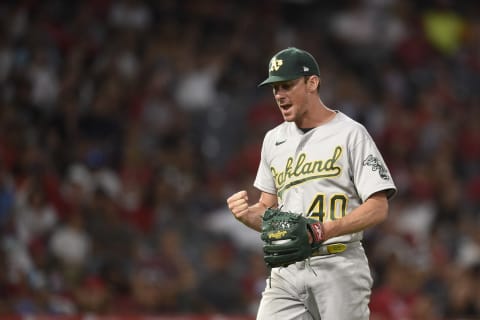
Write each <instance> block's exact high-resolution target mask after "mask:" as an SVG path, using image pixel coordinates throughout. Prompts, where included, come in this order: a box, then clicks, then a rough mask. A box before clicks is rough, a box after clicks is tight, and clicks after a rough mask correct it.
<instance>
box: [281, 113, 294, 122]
mask: <svg viewBox="0 0 480 320" xmlns="http://www.w3.org/2000/svg"><path fill="white" fill-rule="evenodd" d="M282 116H283V120H285V121H287V122H293V121H295V117H294V116H293V114H291V113H290V114H289V113H282Z"/></svg>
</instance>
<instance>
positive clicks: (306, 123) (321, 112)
mask: <svg viewBox="0 0 480 320" xmlns="http://www.w3.org/2000/svg"><path fill="white" fill-rule="evenodd" d="M336 114H337V113H336V112H335V111H334V110H332V109H330V108H328V107H327V106H325V105H324V104H323V103H322V102H321V101H320V103H319V105H316V106H315V107H314V108H310V110H309V112H308V113H306V114H305V115H304V117H302V119H301V121H299V122H296V125H297V127H298V128H300V129H310V128H316V127H318V126H321V125H323V124H325V123H328V122H330V121H331V120H333V118H335V115H336Z"/></svg>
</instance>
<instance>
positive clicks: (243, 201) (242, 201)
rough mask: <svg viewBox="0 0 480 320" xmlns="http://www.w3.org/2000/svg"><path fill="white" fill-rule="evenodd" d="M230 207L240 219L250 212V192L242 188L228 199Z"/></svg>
mask: <svg viewBox="0 0 480 320" xmlns="http://www.w3.org/2000/svg"><path fill="white" fill-rule="evenodd" d="M227 204H228V208H229V209H230V211H231V212H232V213H233V215H234V216H235V218H237V219H240V218H241V217H243V216H245V215H247V213H248V207H249V206H248V194H247V191H245V190H242V191H239V192H237V193H235V194H233V195H231V196H230V197H229V198H228V199H227Z"/></svg>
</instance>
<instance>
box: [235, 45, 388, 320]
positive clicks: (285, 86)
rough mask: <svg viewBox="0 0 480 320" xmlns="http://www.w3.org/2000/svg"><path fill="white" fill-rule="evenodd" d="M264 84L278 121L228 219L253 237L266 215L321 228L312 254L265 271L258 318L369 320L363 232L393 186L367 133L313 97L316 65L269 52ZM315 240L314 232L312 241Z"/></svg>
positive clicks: (380, 215) (300, 53)
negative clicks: (253, 192)
mask: <svg viewBox="0 0 480 320" xmlns="http://www.w3.org/2000/svg"><path fill="white" fill-rule="evenodd" d="M264 85H270V86H271V88H272V90H273V96H274V98H275V102H276V103H277V106H278V109H279V111H280V113H281V114H282V116H283V118H284V120H285V121H284V122H283V123H282V124H280V125H278V126H277V127H275V128H273V129H271V130H270V131H269V132H267V133H266V135H265V138H264V141H263V146H262V150H261V161H260V164H259V168H258V172H257V176H256V179H255V181H254V186H255V187H256V188H258V189H259V190H260V191H261V194H260V198H259V199H258V200H256V201H253V203H251V202H250V201H249V200H250V199H249V198H248V194H247V192H246V191H239V192H237V193H235V194H233V195H232V196H230V197H229V198H228V199H227V204H228V207H229V209H230V210H231V212H232V213H233V215H234V216H235V218H236V219H238V220H239V221H241V222H242V223H244V224H245V225H246V226H248V227H250V228H253V229H255V230H257V231H261V230H262V216H263V214H264V213H265V211H266V209H267V208H275V207H281V208H282V210H287V211H292V212H298V213H301V215H302V216H305V217H308V218H309V219H315V220H316V221H318V222H320V223H319V224H320V225H321V226H322V227H321V228H320V229H318V230H317V234H311V232H308V231H306V232H308V233H309V238H310V241H315V239H317V240H318V239H320V241H321V243H320V249H319V250H317V251H316V254H314V255H312V256H311V257H309V258H307V259H305V260H303V261H298V262H295V263H292V264H290V265H288V266H284V267H277V268H273V269H272V270H271V275H270V279H267V282H266V284H267V285H266V288H265V291H264V292H263V295H262V299H261V302H260V306H259V310H258V314H257V319H269V320H270V319H281V320H288V319H322V320H341V319H345V320H353V319H369V313H370V312H369V308H368V304H369V299H370V292H371V286H372V277H371V274H370V269H369V265H368V261H367V258H366V255H365V252H364V249H363V247H362V243H361V240H362V235H363V230H364V229H366V228H368V227H372V226H374V225H376V224H378V223H380V222H382V221H383V220H384V219H385V218H386V217H387V213H388V199H389V198H391V197H392V196H393V195H394V194H395V193H396V187H395V185H394V182H393V180H392V177H391V175H390V172H389V170H388V168H387V166H386V165H385V163H384V160H383V158H382V156H381V154H380V152H379V151H378V149H377V147H376V145H375V143H374V141H373V140H372V138H371V136H370V135H369V133H368V132H367V131H366V129H365V128H364V127H363V126H362V125H361V124H359V123H358V122H355V121H354V120H352V119H351V118H349V117H348V116H346V115H345V114H343V113H342V112H341V111H338V110H332V109H330V108H328V107H327V106H325V105H324V104H323V102H322V100H321V98H320V95H319V85H320V71H319V67H318V64H317V62H316V61H315V58H314V57H313V56H312V55H311V54H310V53H308V52H306V51H304V50H300V49H298V48H293V47H290V48H287V49H284V50H282V51H280V52H278V53H277V54H275V55H274V56H273V57H272V59H271V60H270V63H269V76H268V78H267V79H266V80H265V81H263V82H262V83H261V84H260V85H259V86H264ZM318 232H320V234H319V233H318Z"/></svg>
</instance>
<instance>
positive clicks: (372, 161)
mask: <svg viewBox="0 0 480 320" xmlns="http://www.w3.org/2000/svg"><path fill="white" fill-rule="evenodd" d="M363 165H364V166H369V167H372V171H377V170H378V173H379V174H380V177H381V178H382V179H383V180H390V176H389V175H388V172H387V169H385V166H384V165H383V163H381V162H380V160H378V158H377V157H374V156H373V155H371V154H369V155H368V157H367V158H366V159H365V160H363Z"/></svg>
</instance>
